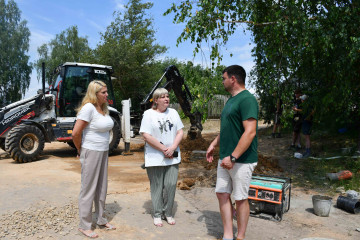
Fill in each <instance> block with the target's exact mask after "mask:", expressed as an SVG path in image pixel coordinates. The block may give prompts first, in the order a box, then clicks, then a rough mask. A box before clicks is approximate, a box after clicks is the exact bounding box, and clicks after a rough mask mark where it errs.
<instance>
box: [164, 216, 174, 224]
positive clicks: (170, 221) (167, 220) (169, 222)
mask: <svg viewBox="0 0 360 240" xmlns="http://www.w3.org/2000/svg"><path fill="white" fill-rule="evenodd" d="M165 218H166V222H167V223H168V224H170V225H175V223H176V222H175V219H174V218H173V217H165Z"/></svg>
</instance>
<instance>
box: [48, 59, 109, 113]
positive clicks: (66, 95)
mask: <svg viewBox="0 0 360 240" xmlns="http://www.w3.org/2000/svg"><path fill="white" fill-rule="evenodd" d="M111 73H112V68H111V67H110V66H103V65H95V64H92V65H89V64H86V65H85V64H80V63H78V64H77V63H64V64H62V65H61V66H59V67H58V68H57V69H56V71H55V76H54V84H53V85H52V86H53V88H52V94H54V95H55V96H56V116H58V117H74V116H76V108H78V107H79V105H80V104H81V100H82V99H83V97H84V96H85V94H86V90H87V86H88V85H89V83H90V82H91V81H93V80H95V79H96V80H101V81H103V82H105V83H106V85H107V86H108V93H109V96H108V103H109V106H111V107H114V108H115V98H114V92H113V88H112V85H111Z"/></svg>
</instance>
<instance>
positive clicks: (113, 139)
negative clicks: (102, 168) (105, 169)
mask: <svg viewBox="0 0 360 240" xmlns="http://www.w3.org/2000/svg"><path fill="white" fill-rule="evenodd" d="M111 119H112V120H113V121H114V127H113V128H112V130H111V131H110V144H109V154H112V153H114V152H115V150H116V149H117V147H118V145H119V142H120V138H121V135H120V123H119V122H118V121H117V120H116V119H115V118H113V117H111Z"/></svg>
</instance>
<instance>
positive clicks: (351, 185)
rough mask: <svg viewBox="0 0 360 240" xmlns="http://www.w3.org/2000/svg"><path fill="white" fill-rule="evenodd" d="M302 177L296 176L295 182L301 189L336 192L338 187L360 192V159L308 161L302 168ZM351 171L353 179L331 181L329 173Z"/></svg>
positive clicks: (344, 158) (343, 158)
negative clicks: (327, 175) (328, 176)
mask: <svg viewBox="0 0 360 240" xmlns="http://www.w3.org/2000/svg"><path fill="white" fill-rule="evenodd" d="M300 170H301V172H302V174H301V175H302V176H301V175H296V176H295V177H294V181H295V182H296V184H297V185H299V186H301V187H306V188H311V189H317V190H319V189H321V190H324V191H327V192H335V190H336V189H337V188H338V187H344V189H345V191H346V190H355V191H359V190H360V157H358V158H351V157H341V158H338V159H320V160H318V159H306V160H304V162H303V165H302V167H301V168H300ZM342 170H349V171H351V172H352V174H353V177H352V178H351V179H346V180H330V179H328V178H327V177H326V174H327V173H335V172H339V171H342Z"/></svg>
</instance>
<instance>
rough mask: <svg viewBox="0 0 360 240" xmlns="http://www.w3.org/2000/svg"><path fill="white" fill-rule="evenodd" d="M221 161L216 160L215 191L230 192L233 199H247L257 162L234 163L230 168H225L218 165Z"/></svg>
mask: <svg viewBox="0 0 360 240" xmlns="http://www.w3.org/2000/svg"><path fill="white" fill-rule="evenodd" d="M221 162H222V160H219V162H218V168H217V178H216V187H215V192H217V193H229V194H231V193H232V194H233V198H234V199H235V200H244V199H247V198H248V193H249V187H250V182H251V177H252V173H253V171H254V169H255V167H256V165H257V163H235V165H234V167H233V168H232V169H231V170H227V169H225V168H223V167H221V166H220V164H221Z"/></svg>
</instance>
